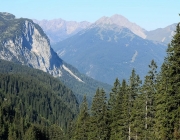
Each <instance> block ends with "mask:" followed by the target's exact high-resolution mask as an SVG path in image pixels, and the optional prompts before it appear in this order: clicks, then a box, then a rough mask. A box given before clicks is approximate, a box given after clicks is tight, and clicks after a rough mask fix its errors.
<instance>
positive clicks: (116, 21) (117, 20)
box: [94, 14, 146, 38]
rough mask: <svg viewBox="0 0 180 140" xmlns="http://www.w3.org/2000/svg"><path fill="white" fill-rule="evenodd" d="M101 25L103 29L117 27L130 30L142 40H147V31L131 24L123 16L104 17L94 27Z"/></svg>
mask: <svg viewBox="0 0 180 140" xmlns="http://www.w3.org/2000/svg"><path fill="white" fill-rule="evenodd" d="M97 25H99V26H100V27H101V28H102V27H108V26H112V25H116V26H119V27H123V28H128V29H129V30H130V31H131V32H133V33H134V34H136V35H138V36H139V37H141V38H146V34H145V33H144V32H145V29H143V28H141V27H140V26H138V25H136V24H135V23H132V22H130V21H129V20H128V19H126V18H125V17H123V16H121V15H117V14H116V15H113V16H111V17H102V18H100V19H99V20H98V21H96V22H95V24H94V26H97Z"/></svg>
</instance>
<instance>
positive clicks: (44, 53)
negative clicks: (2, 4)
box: [0, 13, 83, 82]
mask: <svg viewBox="0 0 180 140" xmlns="http://www.w3.org/2000/svg"><path fill="white" fill-rule="evenodd" d="M0 15H3V16H0V18H1V20H0V21H1V23H2V28H1V29H3V30H1V35H0V59H4V60H8V61H13V62H18V63H21V64H23V65H28V66H30V67H33V68H36V69H40V70H43V71H44V72H48V73H50V74H51V75H53V76H55V77H61V76H62V75H63V74H64V75H67V74H68V75H71V76H72V77H73V78H75V79H76V80H78V81H80V82H83V81H82V80H81V79H80V78H78V77H77V76H76V75H75V74H73V72H71V70H69V69H68V67H67V66H65V64H64V62H63V60H62V59H60V58H59V56H58V55H57V54H56V53H55V52H54V51H53V49H52V48H51V46H50V41H49V39H48V37H47V36H46V34H45V33H44V32H43V30H42V29H41V28H40V27H39V25H37V24H35V23H33V21H32V20H29V19H15V18H13V19H12V18H11V19H9V18H6V15H8V16H9V15H10V14H7V13H5V14H4V13H1V14H0ZM11 17H12V16H11ZM3 25H4V26H3ZM10 25H11V26H10Z"/></svg>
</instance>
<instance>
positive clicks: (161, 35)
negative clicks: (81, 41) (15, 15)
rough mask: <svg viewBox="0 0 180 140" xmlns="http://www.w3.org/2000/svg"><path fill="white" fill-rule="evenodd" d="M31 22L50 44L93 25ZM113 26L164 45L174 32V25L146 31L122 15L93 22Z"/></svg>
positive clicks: (56, 21) (63, 22)
mask: <svg viewBox="0 0 180 140" xmlns="http://www.w3.org/2000/svg"><path fill="white" fill-rule="evenodd" d="M33 21H34V22H35V23H37V24H39V25H40V26H41V27H42V29H43V30H44V32H45V33H46V34H47V36H48V37H49V39H50V41H51V44H56V43H57V42H59V41H62V40H64V39H67V38H69V37H71V36H73V35H75V34H76V33H78V32H79V31H81V30H84V29H87V28H89V26H91V25H92V24H94V23H90V22H88V21H83V22H76V21H65V20H63V19H54V20H36V19H33ZM102 22H103V24H104V25H105V24H115V25H118V26H121V27H122V26H123V27H126V28H128V29H130V30H131V31H132V32H133V33H134V34H136V35H138V36H140V37H142V38H143V39H148V40H153V41H158V42H162V43H165V44H168V43H170V41H171V39H172V36H173V35H174V31H175V28H176V25H177V24H176V23H174V24H172V25H169V26H167V27H163V28H158V29H155V30H151V31H147V30H146V29H144V28H142V27H140V26H138V25H137V24H135V23H132V22H130V21H129V20H128V19H126V18H125V17H123V16H122V15H118V14H115V15H113V16H112V17H105V16H104V17H102V18H100V19H99V20H97V21H96V22H95V24H96V25H97V24H102Z"/></svg>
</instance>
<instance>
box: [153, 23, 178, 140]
mask: <svg viewBox="0 0 180 140" xmlns="http://www.w3.org/2000/svg"><path fill="white" fill-rule="evenodd" d="M160 76H161V77H160V78H161V79H160V82H159V83H158V94H157V96H156V104H157V105H156V137H157V138H158V139H164V140H173V139H179V138H180V94H179V93H180V23H178V24H177V27H176V33H175V35H174V36H173V39H172V41H171V43H170V44H169V46H168V49H167V57H166V58H165V61H164V64H163V66H162V68H161V75H160Z"/></svg>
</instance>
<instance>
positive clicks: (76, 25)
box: [33, 19, 90, 44]
mask: <svg viewBox="0 0 180 140" xmlns="http://www.w3.org/2000/svg"><path fill="white" fill-rule="evenodd" d="M33 21H34V22H35V23H37V24H39V25H40V26H41V27H42V28H43V30H44V32H45V33H46V34H47V36H48V37H49V39H50V41H51V44H54V43H56V42H59V41H62V40H64V39H66V38H68V37H70V36H72V35H74V34H76V33H77V32H79V31H81V30H82V29H85V28H87V27H88V26H89V25H90V23H89V22H86V21H83V22H76V21H65V20H63V19H54V20H41V21H39V20H36V19H34V20H33Z"/></svg>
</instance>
